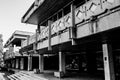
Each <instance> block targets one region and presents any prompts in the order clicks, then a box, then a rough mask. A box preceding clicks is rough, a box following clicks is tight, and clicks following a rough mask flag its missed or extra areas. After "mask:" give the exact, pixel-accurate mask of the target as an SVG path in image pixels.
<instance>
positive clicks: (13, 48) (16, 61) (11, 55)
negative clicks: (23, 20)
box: [4, 30, 33, 70]
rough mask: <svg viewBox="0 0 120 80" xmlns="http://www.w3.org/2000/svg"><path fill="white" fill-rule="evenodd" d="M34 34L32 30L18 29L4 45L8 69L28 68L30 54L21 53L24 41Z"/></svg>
mask: <svg viewBox="0 0 120 80" xmlns="http://www.w3.org/2000/svg"><path fill="white" fill-rule="evenodd" d="M31 35H33V33H31V32H25V31H19V30H16V31H15V32H14V33H13V34H12V36H11V37H10V38H9V39H8V40H7V42H6V43H5V45H4V48H6V49H7V50H6V52H5V53H4V62H5V67H6V68H8V69H12V70H13V69H19V70H27V69H28V65H27V64H28V59H29V58H28V54H21V53H20V52H19V50H20V49H21V45H22V41H24V40H26V39H27V38H28V37H29V36H31Z"/></svg>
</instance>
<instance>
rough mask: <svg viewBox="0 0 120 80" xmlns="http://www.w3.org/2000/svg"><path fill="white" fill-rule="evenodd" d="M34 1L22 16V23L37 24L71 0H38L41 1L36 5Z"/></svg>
mask: <svg viewBox="0 0 120 80" xmlns="http://www.w3.org/2000/svg"><path fill="white" fill-rule="evenodd" d="M36 1H37V0H36ZM36 1H35V2H34V3H33V4H32V5H31V7H30V8H29V9H28V11H27V12H26V13H25V15H24V16H23V17H22V20H21V21H22V23H29V24H34V25H38V24H39V23H41V22H42V21H44V20H46V19H47V18H49V17H50V16H52V15H53V14H55V13H56V12H57V11H59V10H60V9H62V8H63V7H64V6H65V5H67V4H68V3H70V2H72V1H73V0H39V1H40V2H41V3H40V2H39V3H40V4H39V3H38V5H37V6H36V3H37V2H36Z"/></svg>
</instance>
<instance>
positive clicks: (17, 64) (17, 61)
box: [16, 59, 19, 69]
mask: <svg viewBox="0 0 120 80" xmlns="http://www.w3.org/2000/svg"><path fill="white" fill-rule="evenodd" d="M18 67H19V59H16V69H18Z"/></svg>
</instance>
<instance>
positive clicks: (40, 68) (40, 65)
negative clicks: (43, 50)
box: [39, 54, 49, 73]
mask: <svg viewBox="0 0 120 80" xmlns="http://www.w3.org/2000/svg"><path fill="white" fill-rule="evenodd" d="M48 66H49V65H48ZM39 70H40V73H43V71H44V56H43V54H40V55H39Z"/></svg>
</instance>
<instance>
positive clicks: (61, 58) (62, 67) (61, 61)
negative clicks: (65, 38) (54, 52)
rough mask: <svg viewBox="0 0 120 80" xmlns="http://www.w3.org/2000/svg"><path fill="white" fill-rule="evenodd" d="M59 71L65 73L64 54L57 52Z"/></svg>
mask: <svg viewBox="0 0 120 80" xmlns="http://www.w3.org/2000/svg"><path fill="white" fill-rule="evenodd" d="M59 71H60V72H63V73H65V54H64V53H62V52H59Z"/></svg>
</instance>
